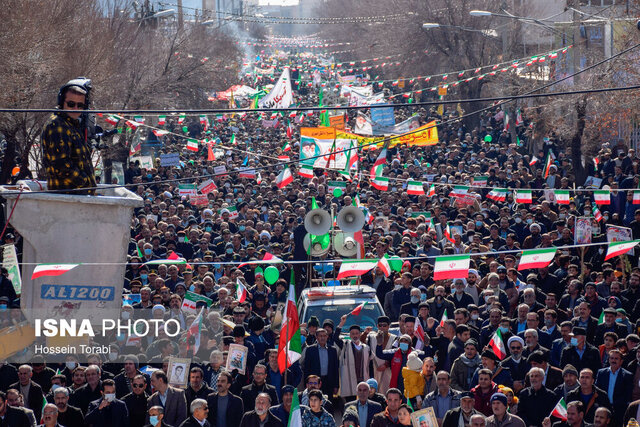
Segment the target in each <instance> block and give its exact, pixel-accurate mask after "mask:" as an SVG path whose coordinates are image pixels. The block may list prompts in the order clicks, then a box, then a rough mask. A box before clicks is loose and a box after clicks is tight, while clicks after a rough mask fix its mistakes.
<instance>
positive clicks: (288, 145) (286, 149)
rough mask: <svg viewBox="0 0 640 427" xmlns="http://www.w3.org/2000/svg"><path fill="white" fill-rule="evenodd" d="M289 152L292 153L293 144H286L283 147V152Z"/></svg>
mask: <svg viewBox="0 0 640 427" xmlns="http://www.w3.org/2000/svg"><path fill="white" fill-rule="evenodd" d="M287 151H291V144H289V142H288V141H287V142H285V143H284V145H283V146H282V152H283V153H286V152H287Z"/></svg>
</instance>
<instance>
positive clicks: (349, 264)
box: [338, 259, 378, 280]
mask: <svg viewBox="0 0 640 427" xmlns="http://www.w3.org/2000/svg"><path fill="white" fill-rule="evenodd" d="M376 265H378V260H375V259H345V260H343V261H342V264H341V265H340V271H339V272H338V280H340V279H346V278H347V277H354V276H362V275H363V274H365V273H368V272H369V271H370V270H371V269H373V268H375V267H376Z"/></svg>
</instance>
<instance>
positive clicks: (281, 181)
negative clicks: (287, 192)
mask: <svg viewBox="0 0 640 427" xmlns="http://www.w3.org/2000/svg"><path fill="white" fill-rule="evenodd" d="M292 182H293V175H291V169H289V167H285V168H284V169H283V171H282V172H280V174H279V175H278V176H277V177H276V185H277V186H278V188H284V187H286V186H287V185H289V184H291V183H292Z"/></svg>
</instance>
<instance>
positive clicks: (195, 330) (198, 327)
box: [187, 307, 204, 354]
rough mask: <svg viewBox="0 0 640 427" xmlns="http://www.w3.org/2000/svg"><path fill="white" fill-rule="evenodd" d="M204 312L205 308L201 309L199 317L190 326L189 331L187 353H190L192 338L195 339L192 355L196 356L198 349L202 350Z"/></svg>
mask: <svg viewBox="0 0 640 427" xmlns="http://www.w3.org/2000/svg"><path fill="white" fill-rule="evenodd" d="M203 311H204V307H202V308H201V309H200V313H198V316H197V317H196V318H195V319H194V320H193V323H192V324H191V326H189V329H188V330H187V351H189V349H190V344H189V342H190V338H191V337H195V338H196V339H195V342H194V343H193V353H192V354H196V353H197V352H198V349H199V348H200V335H201V331H202V312H203Z"/></svg>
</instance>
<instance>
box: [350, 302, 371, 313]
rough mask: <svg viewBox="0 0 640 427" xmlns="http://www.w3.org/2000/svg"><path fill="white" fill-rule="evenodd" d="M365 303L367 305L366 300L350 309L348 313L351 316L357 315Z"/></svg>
mask: <svg viewBox="0 0 640 427" xmlns="http://www.w3.org/2000/svg"><path fill="white" fill-rule="evenodd" d="M365 305H367V301H365V302H363V303H362V304H360V305H358V306H357V307H356V308H354V309H353V310H351V312H350V313H349V315H351V316H359V315H360V313H362V309H363V308H364V306H365Z"/></svg>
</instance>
